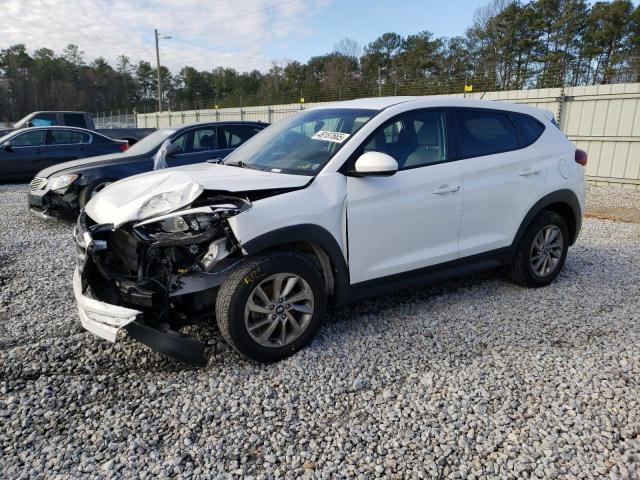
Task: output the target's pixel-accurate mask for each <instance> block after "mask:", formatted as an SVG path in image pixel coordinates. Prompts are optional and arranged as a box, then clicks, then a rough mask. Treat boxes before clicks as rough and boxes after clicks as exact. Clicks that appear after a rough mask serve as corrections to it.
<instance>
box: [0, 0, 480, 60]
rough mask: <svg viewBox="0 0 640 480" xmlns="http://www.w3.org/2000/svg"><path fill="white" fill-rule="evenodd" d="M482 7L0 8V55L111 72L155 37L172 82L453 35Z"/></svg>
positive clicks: (147, 48) (85, 3)
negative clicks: (339, 46) (380, 42)
mask: <svg viewBox="0 0 640 480" xmlns="http://www.w3.org/2000/svg"><path fill="white" fill-rule="evenodd" d="M488 1H489V0H452V1H449V2H443V1H434V0H395V1H391V0H368V1H367V0H235V1H231V0H2V2H1V3H2V22H1V24H0V49H2V48H7V47H8V46H10V45H13V44H16V43H24V44H25V45H26V46H27V48H28V49H29V50H30V51H32V50H35V49H37V48H40V47H48V48H51V49H53V50H54V51H55V52H56V53H61V52H62V49H63V48H64V47H65V46H66V45H67V44H69V43H75V44H77V45H78V46H79V47H80V50H82V51H84V52H85V60H87V61H90V60H92V59H94V58H96V57H98V56H102V57H105V58H106V59H107V60H108V61H109V62H110V63H111V64H112V65H115V61H116V58H117V56H118V55H120V54H126V55H127V56H129V57H130V58H131V60H132V61H133V62H134V63H137V62H138V61H139V60H148V61H150V62H151V63H152V64H153V65H155V45H154V29H156V28H157V29H158V30H159V32H160V38H161V39H160V57H161V58H160V61H161V64H163V65H166V66H167V67H169V68H170V69H171V70H172V71H173V72H174V73H177V72H178V71H179V70H180V68H181V67H182V66H184V65H190V66H193V67H196V68H198V69H200V70H210V69H212V68H214V67H217V66H223V67H233V68H236V69H237V70H240V71H247V70H252V69H258V70H261V71H266V70H268V69H269V67H270V65H271V63H272V62H273V61H279V62H282V61H285V60H299V61H301V62H305V61H306V60H308V59H309V58H310V57H312V56H314V55H321V54H324V53H328V52H330V51H332V50H333V47H334V45H335V44H336V43H338V42H339V41H340V40H341V39H343V38H345V37H349V38H353V39H355V40H356V41H357V42H358V43H359V44H360V45H361V46H364V45H366V44H367V43H369V42H371V41H372V40H374V39H375V38H376V37H378V36H379V35H381V34H383V33H385V32H389V31H394V32H396V33H399V34H401V35H407V34H411V33H417V32H420V31H423V30H429V31H431V32H433V33H434V34H435V35H436V36H456V35H462V34H463V33H464V31H465V30H466V28H467V27H468V26H469V25H470V24H471V22H472V19H473V12H474V11H475V9H476V8H477V7H479V6H483V5H485V4H486V3H488ZM254 12H259V13H254ZM166 36H170V37H171V38H168V39H166V38H164V37H166Z"/></svg>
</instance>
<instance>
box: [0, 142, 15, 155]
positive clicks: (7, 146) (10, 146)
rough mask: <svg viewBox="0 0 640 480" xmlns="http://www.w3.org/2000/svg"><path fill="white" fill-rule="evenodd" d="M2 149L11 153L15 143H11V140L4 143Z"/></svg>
mask: <svg viewBox="0 0 640 480" xmlns="http://www.w3.org/2000/svg"><path fill="white" fill-rule="evenodd" d="M2 148H4V149H5V150H6V151H7V152H10V151H11V150H13V143H12V142H11V140H8V141H6V142H4V144H3V145H2Z"/></svg>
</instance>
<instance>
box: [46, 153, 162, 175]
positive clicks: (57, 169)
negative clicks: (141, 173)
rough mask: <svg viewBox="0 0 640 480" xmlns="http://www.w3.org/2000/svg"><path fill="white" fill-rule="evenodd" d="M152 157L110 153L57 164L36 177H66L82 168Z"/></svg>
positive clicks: (149, 155) (150, 155)
mask: <svg viewBox="0 0 640 480" xmlns="http://www.w3.org/2000/svg"><path fill="white" fill-rule="evenodd" d="M151 157H153V155H152V154H141V155H127V154H126V153H111V154H109V155H100V156H97V157H89V158H83V159H80V160H71V161H70V162H64V163H58V164H57V165H52V166H50V167H48V168H45V169H44V170H40V172H39V173H38V175H37V176H38V177H40V178H49V177H52V176H57V175H67V174H71V173H80V172H78V171H79V170H82V169H84V168H87V167H89V168H92V167H101V166H104V165H116V164H118V163H130V162H132V161H135V160H142V159H145V158H148V159H149V160H150V159H151Z"/></svg>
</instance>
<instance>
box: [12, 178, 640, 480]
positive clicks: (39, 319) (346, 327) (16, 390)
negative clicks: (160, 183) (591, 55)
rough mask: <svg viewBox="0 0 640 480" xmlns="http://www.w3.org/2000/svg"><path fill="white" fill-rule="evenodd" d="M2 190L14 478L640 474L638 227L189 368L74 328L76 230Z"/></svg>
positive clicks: (213, 348)
mask: <svg viewBox="0 0 640 480" xmlns="http://www.w3.org/2000/svg"><path fill="white" fill-rule="evenodd" d="M25 193H26V187H25V186H1V185H0V288H1V293H0V425H1V428H0V477H1V478H12V479H13V478H27V477H41V478H43V477H45V476H47V477H54V476H58V477H70V478H80V477H82V478H91V477H95V478H103V477H140V478H156V477H202V478H212V477H216V478H219V477H225V476H226V477H239V476H245V478H254V479H258V478H272V477H273V478H276V477H285V478H298V477H300V476H302V475H307V476H309V477H313V476H317V477H318V478H329V477H338V478H340V477H352V476H353V477H361V478H372V477H395V478H407V477H414V478H416V477H417V478H434V477H436V478H437V477H440V478H496V477H500V478H518V477H520V478H527V477H535V478H558V477H561V478H597V477H600V478H601V477H611V478H638V477H640V445H639V439H640V437H639V435H640V403H639V402H640V383H639V382H640V377H639V375H640V322H639V320H640V300H639V299H640V268H639V267H640V225H638V224H633V223H616V222H612V221H606V220H599V219H587V220H586V222H585V225H584V229H583V232H582V235H581V237H580V239H579V242H578V244H577V245H576V246H575V247H574V248H572V249H571V251H570V253H569V257H568V261H567V264H566V268H565V270H564V272H563V273H562V274H561V275H560V277H559V278H558V280H557V282H555V283H554V284H553V285H552V286H550V287H547V288H544V289H540V290H527V289H523V288H520V287H517V286H515V285H512V284H511V283H509V282H508V281H506V280H505V279H503V277H502V276H500V275H499V274H498V273H486V274H481V275H477V276H474V277H471V278H467V279H464V280H459V281H451V282H446V283H441V284H438V285H435V286H431V287H425V288H420V289H417V290H413V291H406V292H402V293H399V294H396V295H392V296H386V297H382V298H379V299H375V300H371V301H366V302H361V303H358V304H355V305H352V306H348V307H344V308H340V309H338V310H336V311H333V312H331V313H330V315H329V318H328V321H327V325H326V326H325V328H324V329H323V330H322V331H321V333H320V335H319V336H318V338H317V340H316V341H314V343H313V344H312V345H311V347H310V348H308V349H306V350H305V351H303V352H301V353H299V354H297V355H295V356H294V357H293V358H290V359H288V360H286V361H283V362H280V363H278V364H275V365H269V366H263V365H256V364H252V363H249V362H247V361H244V360H242V359H241V358H239V357H238V356H237V355H236V354H234V353H233V352H232V351H230V349H229V348H227V347H226V345H225V344H224V343H222V342H221V341H220V338H219V335H218V334H217V333H214V332H211V333H208V331H206V330H203V331H202V333H203V334H206V335H207V336H208V342H209V344H210V349H209V350H210V354H211V358H210V360H209V363H208V365H207V367H206V368H203V369H192V368H189V367H185V366H182V365H180V364H177V363H174V362H172V361H170V360H166V359H164V358H162V357H161V356H159V355H157V354H155V353H153V352H151V351H149V350H147V349H146V348H145V347H143V346H140V345H138V344H136V343H134V342H132V341H128V340H125V341H124V342H122V343H119V344H116V345H112V344H110V343H108V342H105V341H102V340H100V339H96V338H95V337H93V336H92V335H90V334H89V333H85V332H84V331H83V330H82V328H81V327H80V326H79V323H78V320H77V317H76V312H75V306H74V303H73V299H72V291H71V273H72V266H73V247H72V243H71V224H69V223H65V222H44V221H41V220H38V219H35V218H31V217H30V216H28V215H27V214H26V208H25Z"/></svg>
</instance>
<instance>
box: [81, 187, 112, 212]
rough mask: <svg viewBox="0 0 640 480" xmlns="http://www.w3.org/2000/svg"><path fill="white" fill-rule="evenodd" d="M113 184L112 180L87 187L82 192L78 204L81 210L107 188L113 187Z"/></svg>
mask: <svg viewBox="0 0 640 480" xmlns="http://www.w3.org/2000/svg"><path fill="white" fill-rule="evenodd" d="M112 183H113V182H112V181H110V180H105V181H102V182H97V183H93V184H91V185H87V186H86V187H84V188H83V189H82V190H80V195H79V196H78V204H79V205H80V208H81V209H82V208H84V207H85V206H86V205H87V203H89V200H91V199H92V198H93V197H95V196H96V195H97V194H98V193H100V192H101V191H102V190H104V189H105V188H106V187H108V186H109V185H111V184H112Z"/></svg>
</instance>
